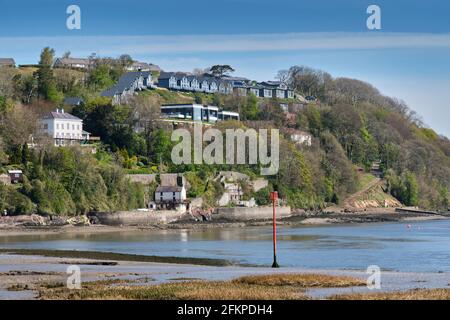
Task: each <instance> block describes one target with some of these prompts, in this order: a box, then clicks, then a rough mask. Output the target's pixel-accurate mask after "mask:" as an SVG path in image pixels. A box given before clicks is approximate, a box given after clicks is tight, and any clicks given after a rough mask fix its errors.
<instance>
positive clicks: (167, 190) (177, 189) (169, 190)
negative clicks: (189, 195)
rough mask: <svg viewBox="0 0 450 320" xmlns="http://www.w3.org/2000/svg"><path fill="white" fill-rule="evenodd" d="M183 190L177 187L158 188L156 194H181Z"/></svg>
mask: <svg viewBox="0 0 450 320" xmlns="http://www.w3.org/2000/svg"><path fill="white" fill-rule="evenodd" d="M182 189H183V188H182V187H178V186H159V187H157V188H156V192H181V190H182Z"/></svg>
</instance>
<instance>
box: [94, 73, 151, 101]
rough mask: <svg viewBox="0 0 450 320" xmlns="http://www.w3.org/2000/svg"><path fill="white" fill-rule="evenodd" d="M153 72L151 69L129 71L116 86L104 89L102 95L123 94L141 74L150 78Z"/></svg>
mask: <svg viewBox="0 0 450 320" xmlns="http://www.w3.org/2000/svg"><path fill="white" fill-rule="evenodd" d="M151 74H152V73H151V71H135V72H127V73H125V74H124V75H123V76H121V77H120V79H119V82H118V83H117V84H116V85H115V86H114V87H112V88H109V89H107V90H105V91H103V92H102V94H101V95H102V96H103V97H113V96H115V95H116V94H121V93H122V92H124V91H125V90H128V89H129V88H130V87H131V86H132V85H133V83H134V82H135V81H136V80H137V79H138V78H139V77H140V76H143V77H144V78H148V77H150V76H151Z"/></svg>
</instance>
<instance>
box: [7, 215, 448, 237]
mask: <svg viewBox="0 0 450 320" xmlns="http://www.w3.org/2000/svg"><path fill="white" fill-rule="evenodd" d="M139 214H141V215H143V216H145V215H150V214H151V215H156V214H158V213H156V212H152V213H148V212H141V213H139ZM131 216H132V217H133V219H132V220H130V221H132V223H127V220H126V219H123V218H122V219H121V220H120V223H116V221H114V223H112V224H108V225H107V224H101V223H99V221H98V220H95V219H92V216H90V217H87V216H77V217H52V218H50V217H42V216H39V215H26V216H25V215H23V216H9V217H8V216H7V217H0V235H3V236H6V235H23V234H47V233H107V232H116V231H117V230H121V231H135V230H136V231H138V230H152V229H155V230H161V229H205V228H233V227H246V226H265V225H271V224H272V219H248V218H245V219H237V218H235V217H231V218H230V217H228V218H226V219H225V218H223V215H214V214H213V215H212V216H211V219H210V220H208V221H201V220H198V219H197V220H195V219H194V218H193V217H192V216H190V215H189V214H184V215H179V217H178V219H175V220H174V219H171V220H165V219H148V218H145V217H143V218H142V220H143V221H146V223H141V224H140V223H136V221H137V219H136V213H135V212H133V213H132V215H131ZM448 218H450V215H449V214H429V213H420V212H396V211H395V209H371V210H366V211H360V212H344V211H341V212H336V211H331V212H306V211H293V212H292V214H291V215H289V216H287V215H284V216H283V218H279V219H278V220H277V223H278V224H279V225H285V226H299V225H330V224H354V223H382V222H400V221H405V222H407V221H424V220H437V219H448ZM149 221H150V222H149Z"/></svg>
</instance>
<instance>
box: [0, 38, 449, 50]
mask: <svg viewBox="0 0 450 320" xmlns="http://www.w3.org/2000/svg"><path fill="white" fill-rule="evenodd" d="M44 45H50V46H53V47H55V48H57V49H59V48H61V49H60V50H68V49H71V50H72V51H73V52H77V54H81V53H84V54H88V53H91V52H98V53H100V54H102V55H116V54H119V53H122V52H127V53H129V54H131V55H155V54H164V53H166V54H170V53H173V54H176V53H207V52H254V51H260V52H262V51H293V50H340V49H387V48H443V47H445V48H450V34H420V33H414V34H413V33H376V32H365V33H283V34H242V35H185V36H180V35H172V36H171V35H169V36H79V37H77V36H72V37H25V38H24V37H18V38H11V37H0V47H2V48H8V50H12V51H14V48H17V49H18V48H21V49H23V47H24V46H25V47H33V48H41V47H42V46H44Z"/></svg>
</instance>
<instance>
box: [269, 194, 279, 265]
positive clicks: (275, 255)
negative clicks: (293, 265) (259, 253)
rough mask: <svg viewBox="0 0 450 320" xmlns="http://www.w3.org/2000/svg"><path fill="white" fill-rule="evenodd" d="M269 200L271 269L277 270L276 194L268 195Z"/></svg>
mask: <svg viewBox="0 0 450 320" xmlns="http://www.w3.org/2000/svg"><path fill="white" fill-rule="evenodd" d="M270 199H271V200H272V206H273V264H272V268H279V267H280V266H279V265H278V263H277V215H276V206H277V205H276V203H277V202H278V192H276V191H274V192H271V193H270Z"/></svg>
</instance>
